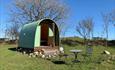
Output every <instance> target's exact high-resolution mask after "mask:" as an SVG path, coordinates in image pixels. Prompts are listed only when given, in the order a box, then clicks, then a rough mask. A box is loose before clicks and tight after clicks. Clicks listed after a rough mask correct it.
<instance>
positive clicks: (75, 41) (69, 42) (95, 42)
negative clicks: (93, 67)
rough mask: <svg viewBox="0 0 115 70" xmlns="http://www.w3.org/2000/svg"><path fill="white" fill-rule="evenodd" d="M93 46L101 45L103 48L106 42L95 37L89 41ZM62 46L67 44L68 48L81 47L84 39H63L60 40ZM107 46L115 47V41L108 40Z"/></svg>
mask: <svg viewBox="0 0 115 70" xmlns="http://www.w3.org/2000/svg"><path fill="white" fill-rule="evenodd" d="M90 42H91V43H92V44H93V45H103V46H105V43H106V40H105V39H103V38H100V37H95V38H94V39H93V40H90ZM61 43H62V44H67V45H70V46H75V45H79V44H80V45H83V44H84V39H83V38H80V37H64V38H62V39H61ZM107 43H108V46H115V40H108V42H107Z"/></svg>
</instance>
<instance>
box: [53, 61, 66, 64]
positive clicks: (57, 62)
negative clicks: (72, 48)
mask: <svg viewBox="0 0 115 70" xmlns="http://www.w3.org/2000/svg"><path fill="white" fill-rule="evenodd" d="M52 62H53V63H54V64H66V62H65V61H62V60H56V61H52Z"/></svg>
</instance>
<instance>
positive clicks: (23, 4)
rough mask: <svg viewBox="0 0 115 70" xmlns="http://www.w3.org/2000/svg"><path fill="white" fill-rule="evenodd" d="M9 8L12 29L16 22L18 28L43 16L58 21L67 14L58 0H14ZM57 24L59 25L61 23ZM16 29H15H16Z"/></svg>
mask: <svg viewBox="0 0 115 70" xmlns="http://www.w3.org/2000/svg"><path fill="white" fill-rule="evenodd" d="M9 9H10V18H11V19H10V21H11V23H13V25H12V26H11V28H12V27H13V28H14V29H15V26H16V25H17V24H18V28H17V29H19V27H21V26H22V25H24V24H27V23H30V22H33V21H37V20H40V19H45V18H49V19H52V20H54V21H56V22H60V21H62V20H63V19H65V18H66V16H67V14H66V13H67V8H66V6H65V5H64V4H62V3H61V2H60V1H59V0H58V1H57V0H14V1H13V4H12V7H10V8H9ZM15 23H16V24H15ZM57 25H58V26H61V25H62V23H58V24H57ZM9 28H10V27H9ZM17 29H16V31H18V30H17ZM59 29H60V27H59ZM8 30H9V29H8ZM11 31H12V29H11ZM13 31H14V30H13ZM14 33H15V32H14ZM16 35H17V32H16Z"/></svg>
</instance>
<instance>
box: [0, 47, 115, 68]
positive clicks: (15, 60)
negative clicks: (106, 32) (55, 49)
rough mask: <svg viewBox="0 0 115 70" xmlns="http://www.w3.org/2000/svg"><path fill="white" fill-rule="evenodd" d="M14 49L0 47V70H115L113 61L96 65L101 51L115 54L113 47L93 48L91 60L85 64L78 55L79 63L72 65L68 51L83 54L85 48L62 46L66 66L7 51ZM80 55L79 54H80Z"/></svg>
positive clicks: (71, 58)
mask: <svg viewBox="0 0 115 70" xmlns="http://www.w3.org/2000/svg"><path fill="white" fill-rule="evenodd" d="M12 47H16V45H0V70H115V61H110V62H102V63H100V64H99V63H97V60H98V58H99V56H100V53H101V52H103V50H105V49H106V50H108V51H110V52H111V53H112V54H115V48H114V47H108V48H105V47H102V46H94V47H93V50H94V51H93V55H92V58H91V59H92V60H91V61H89V62H86V60H84V59H83V58H82V56H81V55H80V54H79V56H78V59H79V60H81V62H79V63H73V62H72V60H73V59H74V55H72V53H70V52H69V50H70V49H82V50H83V52H82V53H84V50H85V48H84V47H83V46H73V47H72V46H68V45H64V49H65V53H67V54H69V55H70V56H69V57H68V58H67V59H65V58H62V60H65V62H66V64H55V63H53V62H52V61H57V60H59V59H58V57H55V58H52V59H51V60H46V59H42V58H40V57H31V58H30V57H29V56H28V55H27V54H25V55H23V54H21V53H19V52H16V51H11V50H8V49H9V48H12ZM82 53H81V54H82Z"/></svg>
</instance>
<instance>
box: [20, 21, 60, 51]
mask: <svg viewBox="0 0 115 70" xmlns="http://www.w3.org/2000/svg"><path fill="white" fill-rule="evenodd" d="M58 47H59V30H58V26H57V25H56V23H55V22H54V21H52V20H50V19H43V20H38V21H35V22H32V23H29V24H25V25H24V26H23V27H22V29H21V32H20V35H19V44H18V48H21V49H31V50H33V51H35V50H38V49H41V48H44V49H46V48H51V49H52V48H54V49H58Z"/></svg>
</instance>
